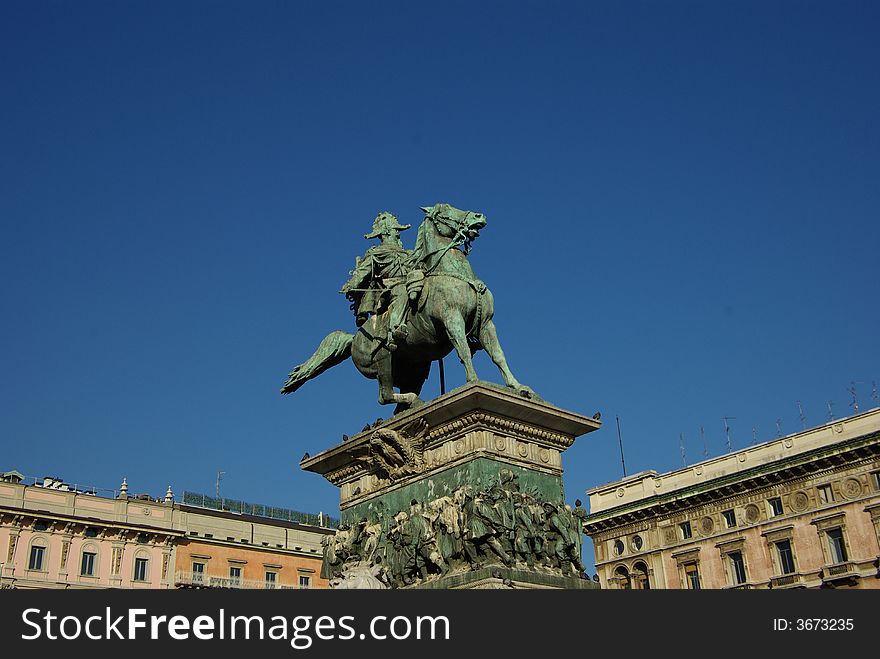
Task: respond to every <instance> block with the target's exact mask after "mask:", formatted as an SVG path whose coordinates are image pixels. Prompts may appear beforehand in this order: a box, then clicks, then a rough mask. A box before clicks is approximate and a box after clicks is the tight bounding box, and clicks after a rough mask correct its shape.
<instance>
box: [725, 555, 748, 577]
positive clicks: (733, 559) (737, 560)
mask: <svg viewBox="0 0 880 659" xmlns="http://www.w3.org/2000/svg"><path fill="white" fill-rule="evenodd" d="M727 562H728V564H729V566H730V579H731V581H732V582H733V585H735V586H738V585H739V584H743V583H745V582H746V564H745V561H744V560H743V555H742V552H741V551H732V552H730V553H729V554H728V555H727Z"/></svg>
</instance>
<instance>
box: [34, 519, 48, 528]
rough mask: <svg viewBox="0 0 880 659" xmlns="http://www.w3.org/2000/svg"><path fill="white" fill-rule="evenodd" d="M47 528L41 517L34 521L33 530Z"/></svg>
mask: <svg viewBox="0 0 880 659" xmlns="http://www.w3.org/2000/svg"><path fill="white" fill-rule="evenodd" d="M48 529H49V524H48V523H46V522H45V521H43V520H42V519H38V520H37V521H36V522H34V530H35V531H46V530H48Z"/></svg>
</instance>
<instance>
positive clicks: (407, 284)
mask: <svg viewBox="0 0 880 659" xmlns="http://www.w3.org/2000/svg"><path fill="white" fill-rule="evenodd" d="M422 210H423V211H424V213H425V219H424V221H423V222H422V224H421V226H420V227H419V230H418V235H417V237H416V244H415V247H414V249H412V250H407V249H405V248H404V247H403V245H402V243H401V241H400V232H401V231H404V230H406V229H408V228H409V227H410V225H408V224H399V223H398V221H397V218H396V217H395V216H394V215H392V214H391V213H385V212H383V213H379V215H378V216H377V217H376V219H375V221H374V223H373V231H372V232H371V233H369V234H367V235H366V236H364V237H365V238H367V239H374V238H379V239H380V240H381V243H380V244H379V245H376V246H374V247H371V248H370V249H368V250H367V252H366V253H365V254H364V256H363V257H362V258H359V259H357V261H356V264H355V269H354V270H353V271H352V272H351V278H350V279H349V280H348V281H347V282H346V283H345V284H344V285H343V287H342V290H341V291H340V292H341V293H344V294H345V295H346V297H347V298H348V299H349V300H350V301H351V303H352V310H353V311H354V313H355V323H356V325H358V329H357V331H355V333H354V334H351V333H349V332H343V331H335V332H332V333H331V334H329V335H328V336H327V337H325V338H324V340H323V341H321V344H320V345H319V346H318V349H317V350H316V351H315V354H313V355H312V356H311V357H309V359H308V360H306V361H305V362H303V363H302V364H300V365H299V366H297V367H296V368H294V369H293V371H291V373H290V375H289V376H288V378H287V382H285V383H284V386H283V387H282V389H281V393H283V394H289V393H293V392H294V391H296V390H297V389H299V388H300V387H301V386H302V385H303V384H304V383H305V382H306V381H307V380H311V379H312V378H314V377H317V376H318V375H320V374H321V373H323V372H324V371H326V370H327V369H328V368H330V367H332V366H335V365H336V364H340V363H342V362H343V361H345V360H346V359H348V358H349V357H351V359H352V361H353V362H354V365H355V367H357V369H358V370H359V371H360V372H361V373H362V374H363V375H365V376H366V377H368V378H371V379H376V380H378V381H379V402H380V403H381V404H383V405H385V404H388V403H396V404H397V407H396V408H395V413H396V412H400V411H403V410H406V409H410V408H412V407H416V406H419V405H422V404H424V401H422V399H421V398H419V394H420V393H421V390H422V386H423V385H424V383H425V380H427V378H428V373H429V371H430V369H431V362H432V361H435V360H438V359H442V358H443V357H444V356H446V355H447V354H449V352H451V351H452V350H453V349H455V351H456V353H457V354H458V358H459V360H460V361H461V363H462V364H463V365H464V370H465V376H466V377H467V381H468V382H474V381H476V380H477V379H478V378H477V373H476V371H475V370H474V365H473V360H472V356H473V353H474V352H476V351H477V350H480V349H483V350H485V351H486V352H487V353H488V354H489V356H490V357H491V358H492V361H493V362H495V365H496V366H497V367H498V368H499V370H500V371H501V374H502V376H503V378H504V382H505V384H506V385H507V386H508V387H510V388H512V389H513V390H515V391H516V392H518V393H519V394H521V395H523V396H526V397H535V393H534V392H533V391H532V390H531V389H530V388H529V387H527V386H525V385H523V384H520V383H519V382H518V381H517V379H516V378H515V377H514V376H513V373H511V372H510V369H509V368H508V366H507V361H506V360H505V358H504V352H503V351H502V350H501V346H500V344H499V343H498V335H497V333H496V330H495V323H494V322H493V321H492V316H493V315H494V313H495V304H494V301H493V298H492V293H491V292H490V291H489V289H488V288H487V287H486V285H485V284H484V283H483V282H482V281H480V280H479V279H478V278H477V276H476V275H475V274H474V271H473V269H472V268H471V265H470V263H468V259H467V254H468V252H469V250H470V246H471V243H472V241H473V240H475V239H476V238H477V237H478V236H479V233H480V230H481V229H482V228H483V227H485V226H486V218H485V216H484V215H483V214H482V213H475V212H473V211H463V210H459V209H457V208H454V207H452V206H450V205H449V204H436V205H434V206H429V207H427V208H422ZM395 387H396V388H397V389H398V390H399V391H400V393H395V391H394V389H395Z"/></svg>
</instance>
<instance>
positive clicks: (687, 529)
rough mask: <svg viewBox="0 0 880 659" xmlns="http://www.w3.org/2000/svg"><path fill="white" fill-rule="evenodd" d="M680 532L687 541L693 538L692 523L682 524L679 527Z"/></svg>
mask: <svg viewBox="0 0 880 659" xmlns="http://www.w3.org/2000/svg"><path fill="white" fill-rule="evenodd" d="M678 530H679V531H680V532H681V539H682V540H687V539H689V538H691V537H692V536H693V532H692V531H691V523H690V522H682V523H681V524H679V525H678Z"/></svg>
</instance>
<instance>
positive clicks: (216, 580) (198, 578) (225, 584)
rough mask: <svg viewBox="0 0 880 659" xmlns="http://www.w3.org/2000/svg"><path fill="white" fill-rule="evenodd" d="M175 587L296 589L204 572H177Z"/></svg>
mask: <svg viewBox="0 0 880 659" xmlns="http://www.w3.org/2000/svg"><path fill="white" fill-rule="evenodd" d="M174 583H175V585H177V586H192V587H194V588H238V589H245V590H274V589H278V590H288V589H294V588H297V586H292V585H290V584H282V583H280V582H278V581H262V580H260V579H239V578H237V577H214V576H211V575H208V574H205V573H204V572H177V573H176V574H175V576H174Z"/></svg>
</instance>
